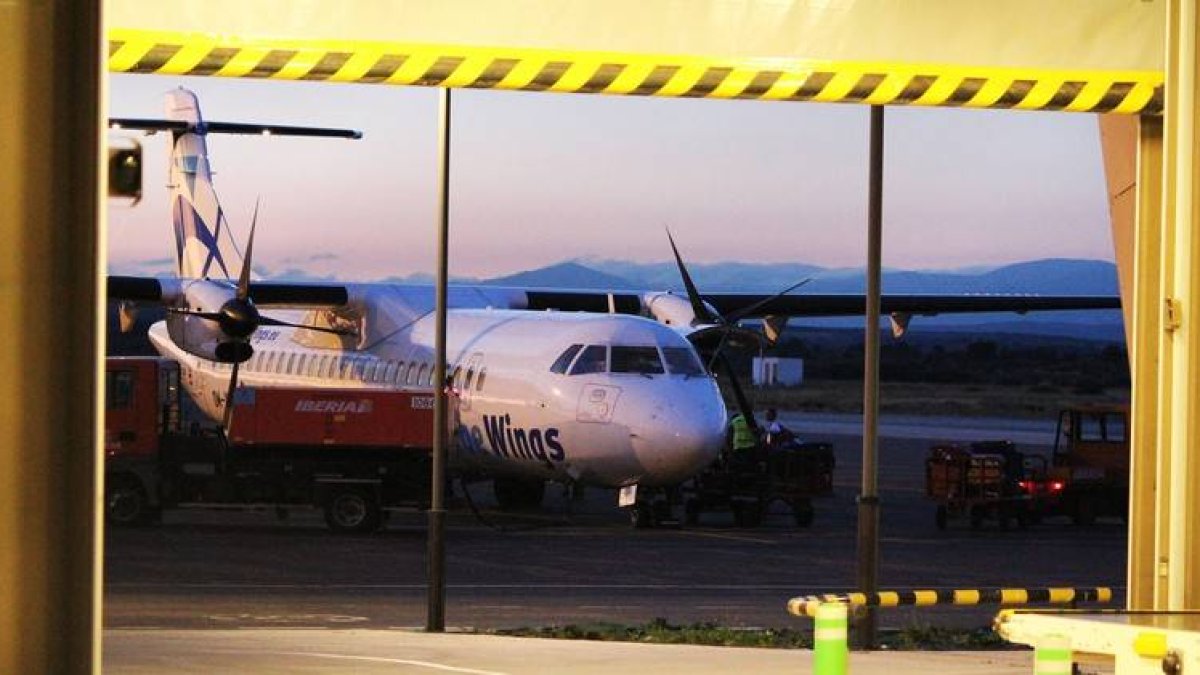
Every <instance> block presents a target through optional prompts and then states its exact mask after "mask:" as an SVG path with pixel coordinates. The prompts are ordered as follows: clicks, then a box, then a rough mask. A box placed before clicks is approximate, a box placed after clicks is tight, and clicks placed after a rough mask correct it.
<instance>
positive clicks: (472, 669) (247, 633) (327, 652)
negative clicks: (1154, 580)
mask: <svg viewBox="0 0 1200 675" xmlns="http://www.w3.org/2000/svg"><path fill="white" fill-rule="evenodd" d="M103 653H104V657H103V658H104V660H103V671H104V672H105V673H122V674H124V673H128V674H141V673H147V674H149V673H154V674H155V675H159V674H164V673H268V674H269V673H355V674H359V673H366V674H371V673H413V674H437V673H465V674H468V675H544V674H546V675H548V674H560V673H572V674H580V675H591V674H593V673H605V674H608V673H619V674H620V675H634V674H637V673H655V674H658V675H673V674H676V673H678V674H680V675H684V674H686V675H707V674H710V673H712V674H715V673H722V674H726V673H736V672H742V673H755V674H756V675H771V674H774V673H788V674H789V675H795V674H796V673H808V672H812V656H813V653H812V651H810V650H807V649H750V648H741V647H699V646H691V645H657V644H655V645H648V644H635V643H627V642H594V641H579V640H555V639H539V638H515V637H499V636H494V635H478V634H462V633H443V634H431V633H424V632H420V631H415V630H413V631H410V630H326V629H316V630H296V629H288V630H279V629H263V630H253V629H241V630H136V629H120V630H107V631H105V632H104V645H103ZM849 670H850V672H851V673H854V675H909V674H911V675H927V674H928V673H931V672H932V673H938V674H939V675H984V674H987V675H1007V674H1008V673H1022V674H1025V673H1029V672H1031V671H1032V670H1033V653H1032V652H1030V651H1015V650H1014V651H990V652H982V651H970V652H915V651H911V652H910V651H902V652H897V651H876V652H854V653H852V654H851V655H850V669H849Z"/></svg>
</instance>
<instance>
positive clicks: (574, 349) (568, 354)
mask: <svg viewBox="0 0 1200 675" xmlns="http://www.w3.org/2000/svg"><path fill="white" fill-rule="evenodd" d="M580 349H583V345H571V346H570V347H567V348H566V350H565V351H563V353H562V354H559V355H558V358H557V359H555V360H554V365H552V366H550V372H552V373H558V374H559V375H562V374H563V373H565V372H567V368H570V367H571V361H572V360H573V359H574V358H575V355H576V354H578V353H579V350H580Z"/></svg>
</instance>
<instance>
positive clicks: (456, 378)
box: [448, 366, 462, 390]
mask: <svg viewBox="0 0 1200 675" xmlns="http://www.w3.org/2000/svg"><path fill="white" fill-rule="evenodd" d="M461 375H462V366H455V367H454V370H453V371H451V372H450V377H449V378H448V379H449V381H450V386H452V387H453V388H455V389H459V390H461V389H462V378H461V377H460V376H461Z"/></svg>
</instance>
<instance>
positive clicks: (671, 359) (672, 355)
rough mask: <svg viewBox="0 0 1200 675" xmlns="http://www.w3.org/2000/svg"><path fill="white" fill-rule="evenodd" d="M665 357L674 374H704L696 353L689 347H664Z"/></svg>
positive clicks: (668, 367)
mask: <svg viewBox="0 0 1200 675" xmlns="http://www.w3.org/2000/svg"><path fill="white" fill-rule="evenodd" d="M662 353H663V358H664V359H666V361H667V370H668V371H670V373H671V374H672V375H689V376H691V375H703V374H704V369H703V368H702V367H701V366H700V362H699V361H697V360H696V353H695V352H693V351H692V350H691V349H688V348H687V347H663V348H662Z"/></svg>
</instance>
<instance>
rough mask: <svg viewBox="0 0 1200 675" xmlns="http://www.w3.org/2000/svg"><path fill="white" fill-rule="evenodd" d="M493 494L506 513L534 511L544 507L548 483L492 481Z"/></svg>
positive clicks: (508, 480)
mask: <svg viewBox="0 0 1200 675" xmlns="http://www.w3.org/2000/svg"><path fill="white" fill-rule="evenodd" d="M492 492H493V494H494V495H495V497H496V503H497V504H499V505H500V508H501V509H502V510H504V511H532V510H535V509H538V508H540V507H541V505H542V499H543V498H544V497H545V496H546V482H545V481H534V480H514V479H511V478H509V479H505V478H497V479H495V480H493V481H492Z"/></svg>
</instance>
